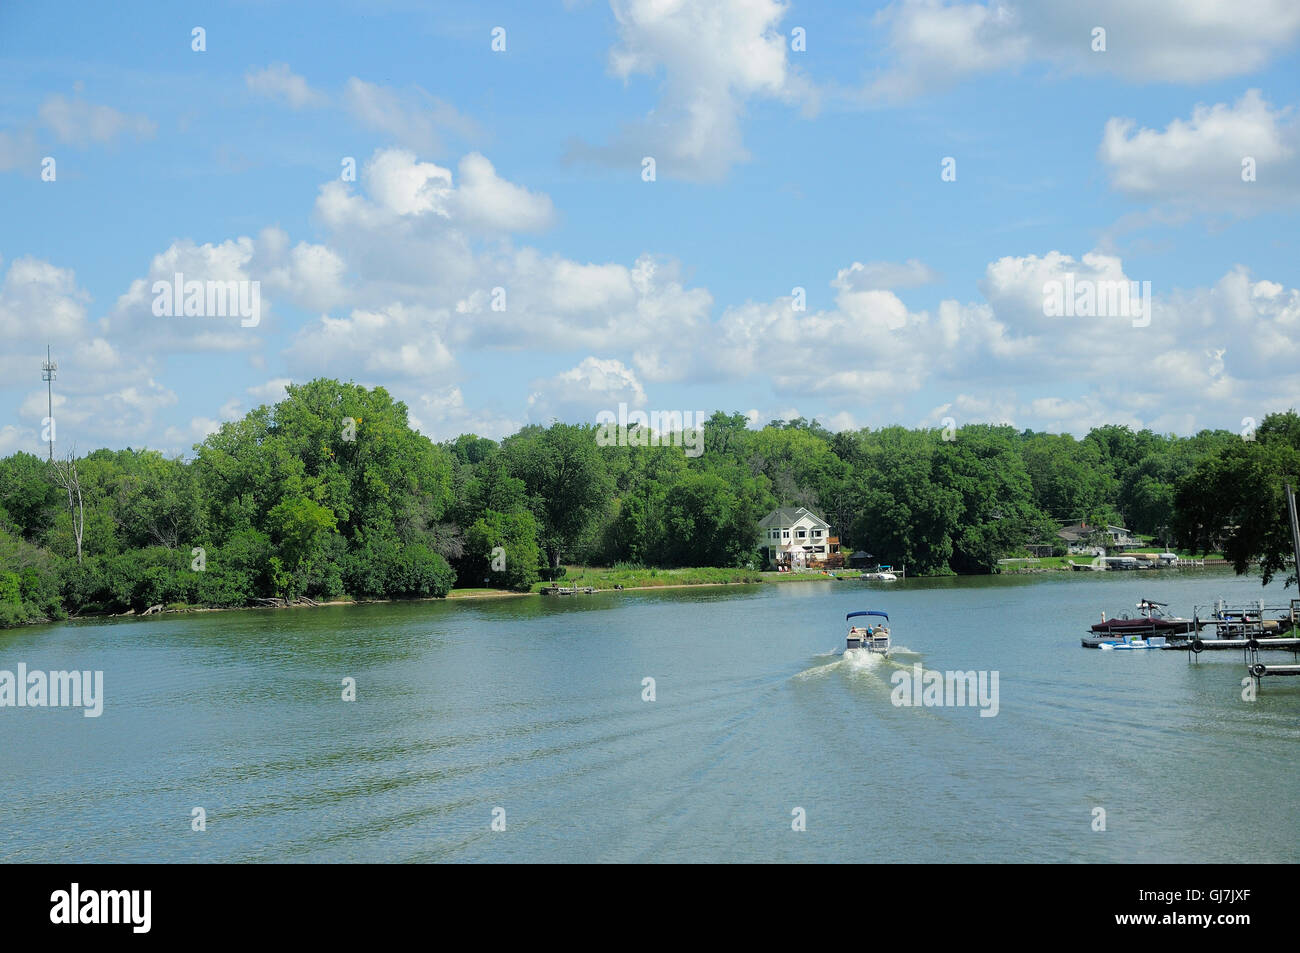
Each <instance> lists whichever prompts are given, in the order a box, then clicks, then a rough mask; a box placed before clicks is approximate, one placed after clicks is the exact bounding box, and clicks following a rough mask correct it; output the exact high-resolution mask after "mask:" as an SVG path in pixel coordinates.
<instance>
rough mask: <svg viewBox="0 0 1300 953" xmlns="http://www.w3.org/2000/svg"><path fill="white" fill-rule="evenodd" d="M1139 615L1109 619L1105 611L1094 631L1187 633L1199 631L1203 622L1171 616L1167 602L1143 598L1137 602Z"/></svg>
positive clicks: (1103, 632)
mask: <svg viewBox="0 0 1300 953" xmlns="http://www.w3.org/2000/svg"><path fill="white" fill-rule="evenodd" d="M1137 608H1138V615H1136V616H1133V617H1130V616H1128V615H1124V616H1119V617H1117V618H1114V619H1107V618H1106V614H1105V613H1104V612H1103V613H1102V615H1101V621H1100V622H1094V623H1093V625H1092V631H1093V632H1095V633H1097V634H1098V635H1137V634H1146V635H1164V636H1170V635H1186V634H1187V633H1189V632H1198V631H1200V629H1201V626H1202V625H1203V623H1201V622H1200V621H1199V620H1198V619H1183V618H1181V617H1179V616H1171V615H1169V614H1168V613H1167V612H1166V611H1165V608H1166V603H1163V602H1154V601H1152V600H1150V599H1143V600H1142V601H1141V602H1139V603H1138V604H1137Z"/></svg>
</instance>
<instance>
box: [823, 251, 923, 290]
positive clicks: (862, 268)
mask: <svg viewBox="0 0 1300 953" xmlns="http://www.w3.org/2000/svg"><path fill="white" fill-rule="evenodd" d="M939 277H940V276H939V273H938V272H937V271H935V270H934V269H933V268H931V267H930V266H929V265H927V264H925V263H924V262H922V261H918V260H917V259H915V258H909V259H908V260H907V261H905V262H893V261H871V262H867V263H866V264H865V265H864V264H863V263H862V262H860V261H855V262H854V263H853V264H851V265H849V267H847V268H841V269H840V270H839V273H838V274H836V276H835V280H834V281H832V282H831V286H832V287H834V288H840V289H842V290H845V291H878V290H879V291H889V290H893V289H895V288H915V287H918V286H919V285H928V284H933V283H934V282H936V281H938V280H939Z"/></svg>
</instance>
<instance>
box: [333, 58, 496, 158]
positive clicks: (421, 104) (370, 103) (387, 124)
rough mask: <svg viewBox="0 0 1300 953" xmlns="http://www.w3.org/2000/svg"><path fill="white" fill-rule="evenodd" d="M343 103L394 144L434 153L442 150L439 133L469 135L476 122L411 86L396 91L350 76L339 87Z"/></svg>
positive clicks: (474, 132) (475, 131)
mask: <svg viewBox="0 0 1300 953" xmlns="http://www.w3.org/2000/svg"><path fill="white" fill-rule="evenodd" d="M343 107H344V109H346V110H347V112H348V114H349V115H351V116H352V118H353V119H355V120H356V121H357V122H358V123H360V124H361V125H362V126H364V127H366V128H367V129H373V130H375V131H377V132H381V133H383V134H385V135H386V136H389V137H390V138H391V139H392V141H393V142H395V143H396V144H397V145H400V146H405V147H407V148H409V149H414V150H416V151H417V152H422V153H428V154H433V155H436V154H437V153H439V152H441V151H442V133H443V132H451V133H453V134H455V135H457V136H459V137H460V138H465V139H473V138H477V137H478V136H479V135H480V134H481V133H480V131H479V128H478V125H477V124H476V123H475V122H474V121H473V120H471V119H468V118H467V117H465V116H462V115H461V114H460V113H459V112H457V111H456V108H455V107H454V106H452V105H451V104H450V103H447V102H444V101H443V100H441V99H438V98H437V97H436V96H431V95H429V94H428V93H427V92H425V91H424V90H423V89H420V88H419V87H414V88H412V89H411V90H409V91H405V92H400V91H398V90H394V89H392V88H390V87H387V86H379V85H377V84H375V83H367V82H366V81H365V80H362V79H358V78H357V77H355V76H354V77H352V78H351V79H349V80H348V82H347V85H346V86H345V87H344V89H343Z"/></svg>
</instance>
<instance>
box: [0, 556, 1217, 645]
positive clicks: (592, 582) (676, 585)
mask: <svg viewBox="0 0 1300 953" xmlns="http://www.w3.org/2000/svg"><path fill="white" fill-rule="evenodd" d="M1016 563H1017V564H1019V565H1012V564H1005V565H1003V566H1001V567H1000V569H1001V572H1000V573H986V574H980V575H989V576H993V575H1032V574H1040V573H1069V572H1071V571H1072V570H1071V567H1070V565H1069V562H1068V557H1047V558H1043V559H1039V560H1032V559H1026V560H1017V561H1016ZM1035 563H1038V564H1041V565H1035ZM1204 565H1205V566H1219V567H1222V566H1226V565H1228V563H1227V561H1226V560H1223V559H1217V560H1210V559H1207V560H1205V563H1204ZM832 574H833V575H832ZM862 575H863V574H862V572H861V571H860V570H857V569H835V570H831V571H830V572H820V571H808V572H788V573H778V572H760V571H758V570H752V569H721V568H716V567H708V566H702V567H686V568H680V569H650V568H612V567H609V568H607V567H599V566H568V567H566V573H565V575H564V576H563V577H561V578H560V579H559V580H557V581H556V582H555V583H551V582H538V583H535V584H534V585H533V588H532V589H530V590H529V591H527V592H517V591H514V590H510V589H495V588H491V587H482V586H470V587H464V588H453V589H452V590H451V591H450V592H449V593H448V594H447V595H446V596H423V597H414V598H406V599H355V598H352V597H351V596H342V597H340V598H337V599H330V600H324V601H320V600H307V601H303V602H293V603H289V604H286V605H250V606H201V605H186V604H184V603H172V604H170V605H167V606H165V607H163V608H162V609H154V610H153V611H152V612H149V613H143V612H140V613H137V612H135V611H129V612H119V613H86V614H83V615H77V616H71V617H69V619H70V620H71V621H81V620H84V621H92V620H96V619H118V618H144V617H145V615H146V614H147V615H154V616H161V615H185V614H189V613H204V612H240V611H244V610H248V609H314V608H324V607H327V606H331V607H337V606H350V605H383V604H385V603H395V602H438V601H447V600H454V601H470V600H477V599H519V598H527V597H530V596H538V595H541V594H542V593H541V590H542V589H544V588H546V587H549V586H552V585H559V586H562V587H566V588H568V587H572V588H577V589H587V588H590V589H594V590H596V591H597V592H638V591H649V590H655V589H690V588H707V587H721V586H749V585H763V584H772V585H785V584H793V583H800V582H832V581H834V580H835V579H854V580H857V579H861V578H862ZM58 621H64V620H59V619H44V620H39V621H33V622H30V623H27V625H47V624H49V623H51V622H58ZM23 627H24V626H15V627H13V628H23ZM0 631H4V630H3V629H0Z"/></svg>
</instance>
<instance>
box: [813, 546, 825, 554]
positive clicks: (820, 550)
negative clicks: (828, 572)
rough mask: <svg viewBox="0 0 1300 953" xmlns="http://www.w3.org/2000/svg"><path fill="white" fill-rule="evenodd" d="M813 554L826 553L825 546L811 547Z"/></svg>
mask: <svg viewBox="0 0 1300 953" xmlns="http://www.w3.org/2000/svg"><path fill="white" fill-rule="evenodd" d="M813 552H814V553H824V552H826V547H825V546H814V547H813Z"/></svg>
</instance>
